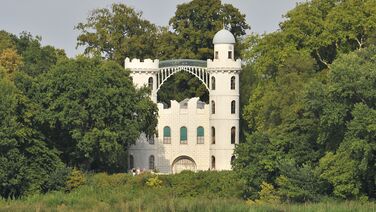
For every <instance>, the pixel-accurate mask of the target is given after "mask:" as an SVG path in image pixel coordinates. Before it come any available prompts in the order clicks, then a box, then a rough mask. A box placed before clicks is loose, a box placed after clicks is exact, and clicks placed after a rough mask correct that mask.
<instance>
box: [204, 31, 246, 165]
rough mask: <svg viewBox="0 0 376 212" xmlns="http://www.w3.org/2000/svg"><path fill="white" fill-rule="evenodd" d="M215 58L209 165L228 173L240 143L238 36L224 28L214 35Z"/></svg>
mask: <svg viewBox="0 0 376 212" xmlns="http://www.w3.org/2000/svg"><path fill="white" fill-rule="evenodd" d="M213 44H214V59H213V60H208V72H209V74H210V100H209V103H210V131H211V132H210V135H211V136H210V137H211V140H210V142H211V145H210V153H211V156H210V165H211V167H210V168H211V169H216V170H229V169H231V161H232V160H233V159H234V157H233V153H234V148H235V144H238V143H239V73H240V71H241V60H240V59H238V60H235V58H234V55H235V54H234V51H235V49H234V47H235V37H234V35H233V34H232V33H231V32H230V31H228V30H226V29H222V30H220V31H219V32H217V34H216V35H215V36H214V39H213Z"/></svg>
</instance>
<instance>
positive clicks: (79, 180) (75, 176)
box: [65, 168, 86, 192]
mask: <svg viewBox="0 0 376 212" xmlns="http://www.w3.org/2000/svg"><path fill="white" fill-rule="evenodd" d="M85 181H86V179H85V175H84V173H82V172H81V171H80V170H78V169H77V168H74V169H73V170H72V172H71V173H70V175H69V178H68V181H67V182H66V187H65V191H67V192H70V191H72V190H74V189H76V188H78V187H80V186H82V185H84V184H85Z"/></svg>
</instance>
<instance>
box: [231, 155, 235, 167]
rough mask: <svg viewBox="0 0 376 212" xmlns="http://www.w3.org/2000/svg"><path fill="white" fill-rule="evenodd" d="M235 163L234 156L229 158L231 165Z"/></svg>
mask: <svg viewBox="0 0 376 212" xmlns="http://www.w3.org/2000/svg"><path fill="white" fill-rule="evenodd" d="M234 161H235V155H233V156H231V165H232V164H234Z"/></svg>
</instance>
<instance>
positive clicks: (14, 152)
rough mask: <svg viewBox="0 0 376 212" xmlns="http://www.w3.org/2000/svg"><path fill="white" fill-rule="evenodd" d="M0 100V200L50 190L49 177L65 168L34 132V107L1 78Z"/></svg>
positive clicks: (39, 135) (40, 136)
mask: <svg viewBox="0 0 376 212" xmlns="http://www.w3.org/2000/svg"><path fill="white" fill-rule="evenodd" d="M0 98H1V103H0V196H1V197H3V198H18V197H20V196H22V195H25V194H31V193H35V192H41V191H47V190H49V189H50V188H49V187H48V185H47V181H49V179H50V177H51V173H53V172H55V171H56V170H59V169H62V168H64V165H63V163H62V162H61V160H60V159H59V157H58V154H57V152H56V151H55V150H54V149H50V148H48V147H47V145H46V143H45V142H44V139H43V135H42V134H41V133H40V132H38V131H37V130H35V128H34V125H35V115H36V113H35V111H36V105H35V104H33V103H32V102H30V101H29V100H28V99H27V98H26V97H25V96H24V95H22V94H21V93H20V92H19V91H18V90H17V88H16V87H15V86H14V85H13V84H12V82H10V81H8V80H6V79H4V78H2V79H0Z"/></svg>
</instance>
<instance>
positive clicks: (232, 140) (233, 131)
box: [231, 126, 236, 144]
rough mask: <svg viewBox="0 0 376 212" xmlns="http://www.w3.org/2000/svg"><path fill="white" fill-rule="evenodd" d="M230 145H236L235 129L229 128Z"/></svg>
mask: <svg viewBox="0 0 376 212" xmlns="http://www.w3.org/2000/svg"><path fill="white" fill-rule="evenodd" d="M231 144H236V127H235V126H234V127H231Z"/></svg>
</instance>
